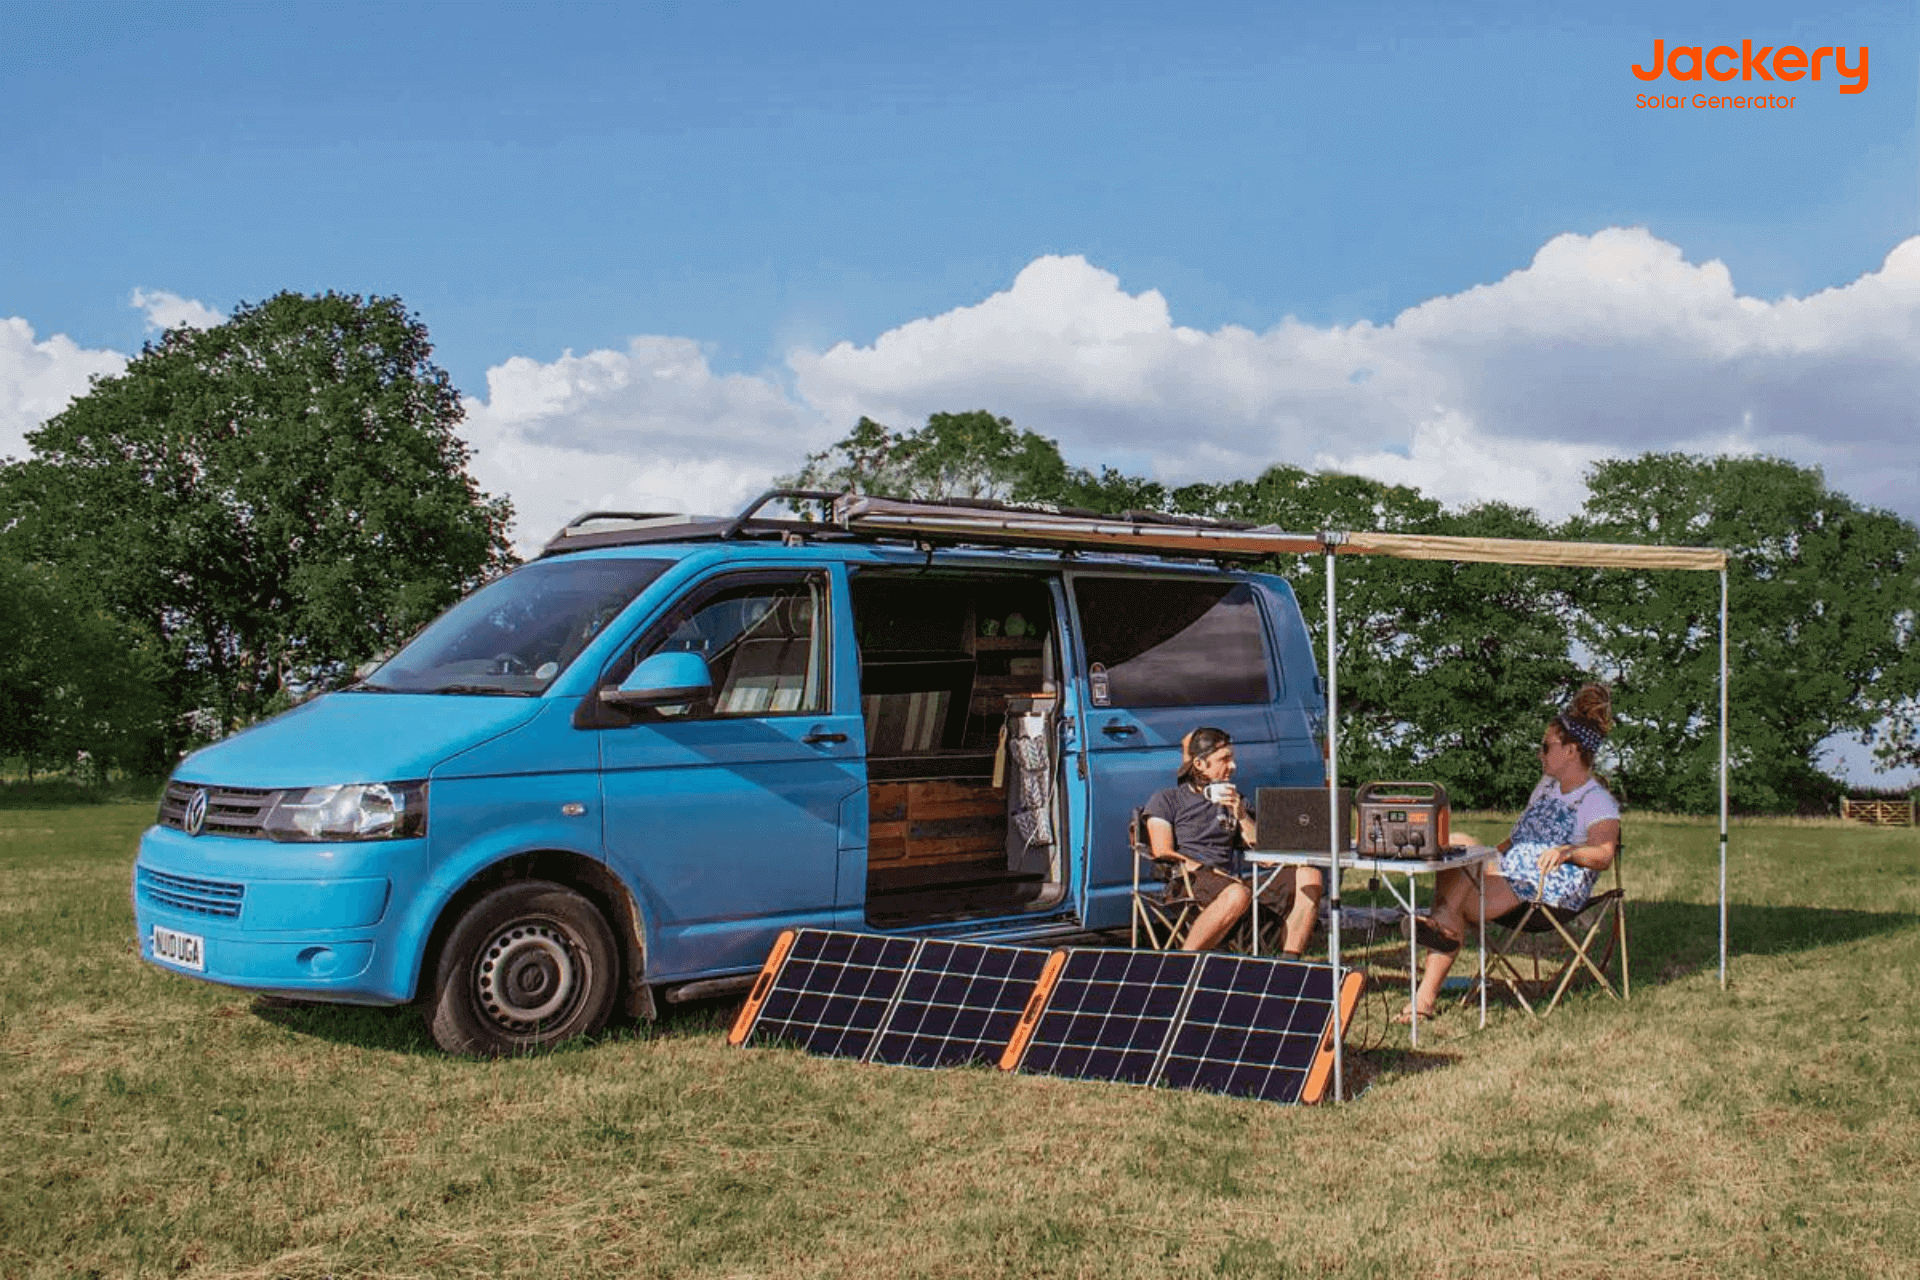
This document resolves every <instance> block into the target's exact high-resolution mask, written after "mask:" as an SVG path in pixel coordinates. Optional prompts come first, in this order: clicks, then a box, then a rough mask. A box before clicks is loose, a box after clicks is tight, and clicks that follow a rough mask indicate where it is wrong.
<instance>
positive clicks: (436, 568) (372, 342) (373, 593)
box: [0, 293, 510, 748]
mask: <svg viewBox="0 0 1920 1280" xmlns="http://www.w3.org/2000/svg"><path fill="white" fill-rule="evenodd" d="M431 354H432V346H431V344H430V342H429V341H428V336H427V330H426V326H425V325H424V324H422V323H421V322H420V321H419V320H418V319H417V318H416V317H414V316H412V315H411V314H409V313H408V312H407V311H406V309H405V308H404V306H402V304H401V302H400V300H399V299H397V298H379V297H375V298H361V297H358V296H353V295H343V294H337V293H328V294H324V295H320V296H314V297H309V296H303V295H300V294H295V293H281V294H278V295H276V296H274V297H272V298H269V299H268V300H266V301H265V302H262V303H259V304H257V305H249V304H242V305H241V306H240V307H238V308H237V309H236V310H235V312H234V315H233V317H232V318H231V319H230V320H228V321H227V322H226V323H225V324H222V325H219V326H217V327H215V328H211V329H206V330H198V331H196V330H193V329H186V328H180V329H173V330H170V331H168V332H167V333H166V334H164V335H163V336H162V337H161V338H160V339H159V340H158V341H157V342H154V343H149V344H147V346H146V347H145V348H144V349H143V350H142V351H141V353H140V354H139V355H138V356H137V357H135V358H134V359H133V360H132V361H131V362H130V363H129V364H128V366H127V369H126V372H125V373H123V374H121V375H119V376H117V377H109V378H100V379H96V380H95V382H94V385H93V389H92V390H91V391H90V392H89V393H88V394H87V395H85V396H83V397H82V398H80V399H79V400H76V401H75V402H74V403H73V404H72V405H70V406H69V407H68V408H67V409H66V411H65V412H63V413H61V414H59V415H57V416H55V417H53V418H51V419H49V420H48V421H47V422H46V423H45V424H44V425H42V426H41V427H40V428H39V429H38V430H36V431H34V432H31V433H30V434H29V435H28V437H27V440H28V444H29V445H30V446H31V448H32V450H33V454H32V456H31V457H30V458H28V459H27V460H25V461H23V462H19V463H14V464H9V465H8V466H7V467H6V469H5V471H4V472H3V473H0V511H4V512H6V513H7V516H6V519H7V521H8V523H7V526H6V527H5V529H4V531H0V537H3V538H4V539H5V541H6V542H7V543H8V544H9V545H10V546H11V547H12V548H13V553H14V554H15V556H16V557H17V558H19V559H21V560H24V561H28V562H34V563H41V564H46V565H50V566H55V567H57V568H58V569H59V570H60V571H61V573H62V575H63V576H64V577H65V578H66V579H68V580H78V581H85V582H88V583H90V584H91V585H92V588H93V590H94V592H95V593H96V594H97V596H98V598H99V599H100V600H101V601H102V602H104V603H105V604H106V605H107V606H108V607H109V608H110V609H111V610H112V611H113V612H114V614H115V615H116V617H118V618H119V619H120V620H121V621H122V623H123V624H126V625H129V626H132V627H134V628H136V629H137V630H138V631H139V632H141V633H142V634H144V635H146V636H149V637H151V638H152V639H153V640H154V641H155V643H156V644H157V645H158V647H159V648H160V651H161V653H162V656H163V660H164V664H165V678H164V691H165V694H166V698H167V702H168V704H169V708H170V711H171V712H172V715H173V719H172V721H171V724H172V726H173V730H172V732H171V733H170V740H169V742H168V746H169V747H170V748H177V747H178V746H180V745H181V741H182V737H183V733H182V731H181V729H180V725H181V723H182V721H181V717H182V716H184V715H186V714H188V713H190V712H193V711H195V710H196V709H200V708H210V709H211V710H212V712H213V714H214V716H215V718H216V719H217V720H218V722H219V726H220V727H221V728H223V729H231V728H233V727H236V726H238V725H241V724H244V723H246V722H248V721H250V720H252V719H254V718H256V717H258V716H260V715H261V714H263V713H265V712H267V711H269V710H270V709H272V708H273V707H275V706H277V705H280V704H283V703H284V702H285V701H286V700H287V698H288V697H289V696H290V694H291V693H293V692H294V691H296V690H298V689H300V688H302V687H304V686H308V685H312V684H315V683H319V682H325V681H328V680H330V679H333V678H336V677H337V676H338V675H339V674H340V673H341V672H343V671H345V670H348V669H351V667H352V666H353V665H354V664H356V663H358V662H360V661H362V660H364V659H365V658H367V657H369V656H371V655H372V654H374V653H375V652H377V651H379V650H381V649H383V648H387V647H390V646H392V645H394V644H396V643H397V642H399V641H400V640H401V639H403V638H404V637H405V636H406V635H407V634H408V633H409V632H411V631H412V630H413V629H414V628H416V627H418V626H419V625H421V624H422V623H423V622H425V621H426V620H428V619H429V618H431V617H432V616H433V615H434V614H435V613H436V612H438V611H439V610H440V609H441V608H443V607H444V606H445V605H446V604H448V603H449V602H450V601H452V600H453V599H454V598H455V597H456V596H458V595H459V594H460V593H461V592H463V591H464V590H466V589H467V588H469V587H470V586H472V585H473V584H475V583H476V582H477V581H479V580H480V579H482V578H483V577H485V576H486V575H488V574H490V573H492V572H495V571H497V570H498V569H500V568H502V567H503V566H505V565H506V564H507V563H509V553H508V549H507V542H506V537H505V528H506V523H507V520H508V518H509V516H510V507H509V506H508V504H507V502H506V501H505V500H504V499H500V498H492V497H488V496H487V495H485V494H482V493H481V492H480V491H479V489H478V487H477V485H476V484H475V482H474V480H473V478H472V476H471V475H469V474H468V473H467V471H466V469H465V468H466V462H467V459H468V456H469V454H468V449H467V446H466V445H465V444H464V443H462V442H461V440H460V439H459V438H458V437H457V436H456V435H455V433H454V428H455V426H456V425H457V424H458V422H459V420H460V416H461V408H460V401H459V398H458V396H457V394H456V393H455V391H454V389H453V387H452V385H451V382H450V381H449V379H448V377H447V375H446V373H445V372H444V371H442V370H441V369H439V368H437V367H436V366H434V365H433V364H432V363H431V361H430V356H431Z"/></svg>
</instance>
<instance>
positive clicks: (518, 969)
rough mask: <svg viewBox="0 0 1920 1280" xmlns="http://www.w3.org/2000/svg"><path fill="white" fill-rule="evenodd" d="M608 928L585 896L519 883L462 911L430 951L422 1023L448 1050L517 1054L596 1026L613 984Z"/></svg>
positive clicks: (607, 1010) (608, 1006)
mask: <svg viewBox="0 0 1920 1280" xmlns="http://www.w3.org/2000/svg"><path fill="white" fill-rule="evenodd" d="M617 956H618V952H617V949H616V948H615V946H614V941H613V933H612V931H611V930H609V929H608V928H607V922H606V920H605V919H603V918H602V917H601V915H600V912H599V911H597V910H596V909H595V908H594V905H593V904H592V903H591V902H588V901H587V900H586V899H585V898H583V897H581V896H580V895H579V894H577V893H575V892H574V891H573V890H571V889H568V888H566V887H564V886H562V885H557V884H552V883H549V882H547V881H542V880H528V881H524V882H522V883H519V884H510V885H505V886H503V887H501V888H498V889H495V890H494V891H493V892H492V893H489V894H488V895H487V896H486V897H484V898H482V899H480V901H478V902H476V903H474V904H473V905H472V906H471V907H469V908H467V912H466V914H465V915H463V916H461V917H460V920H459V922H458V923H457V924H455V925H454V926H453V931H452V932H451V933H449V934H448V935H447V942H446V945H445V946H444V947H442V948H441V951H440V963H439V965H438V966H437V971H436V972H435V974H434V986H433V998H432V1003H431V1004H429V1005H428V1006H427V1026H428V1029H429V1030H430V1031H431V1032H432V1035H433V1040H434V1043H435V1044H437V1045H439V1046H440V1047H441V1048H442V1049H445V1050H446V1051H447V1052H448V1053H458V1054H467V1055H472V1056H475V1057H489V1058H498V1057H504V1056H507V1055H510V1054H516V1053H527V1052H531V1051H533V1050H536V1049H540V1048H543V1047H545V1046H547V1045H550V1044H554V1043H557V1042H558V1041H561V1040H566V1039H569V1038H571V1037H573V1036H583V1035H591V1034H593V1033H594V1032H595V1031H598V1030H599V1029H600V1028H601V1027H603V1026H605V1025H606V1021H607V1017H608V1015H609V1014H611V1013H612V1012H613V1000H614V993H615V991H616V990H617V989H618V987H619V985H620V984H619V974H618V965H619V961H618V959H617Z"/></svg>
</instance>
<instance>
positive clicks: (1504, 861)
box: [1400, 684, 1620, 1022]
mask: <svg viewBox="0 0 1920 1280" xmlns="http://www.w3.org/2000/svg"><path fill="white" fill-rule="evenodd" d="M1612 730H1613V698H1612V695H1610V694H1609V693H1608V692H1607V690H1606V687H1605V686H1603V685H1597V684H1590V685H1586V686H1584V687H1583V688H1582V689H1581V690H1580V692H1579V693H1577V694H1575V695H1574V697H1573V702H1572V703H1571V704H1569V705H1568V707H1567V709H1566V710H1565V711H1563V712H1561V713H1560V714H1559V715H1557V716H1555V717H1554V718H1553V720H1552V721H1551V722H1550V723H1548V725H1547V729H1546V733H1545V734H1544V735H1542V737H1541V739H1540V770H1541V773H1542V774H1543V775H1544V776H1543V777H1542V778H1541V779H1540V782H1539V785H1537V786H1535V787H1534V789H1533V794H1532V795H1531V796H1530V797H1528V799H1527V807H1526V811H1525V812H1523V813H1522V814H1521V815H1520V821H1518V822H1516V823H1514V825H1513V834H1512V835H1510V836H1508V837H1507V838H1506V839H1505V840H1502V841H1501V842H1500V844H1499V846H1498V848H1499V850H1500V862H1499V869H1498V870H1497V871H1490V872H1488V873H1487V877H1486V883H1487V896H1486V918H1487V919H1489V920H1498V919H1499V918H1500V917H1502V916H1504V915H1506V914H1508V913H1509V912H1512V911H1516V910H1517V909H1518V908H1520V907H1521V906H1523V905H1524V904H1526V903H1528V902H1540V903H1544V904H1545V905H1547V906H1549V907H1557V908H1561V909H1563V910H1567V911H1578V910H1579V909H1580V908H1581V907H1584V906H1585V905H1587V898H1588V896H1589V895H1591V894H1592V892H1593V882H1594V881H1595V879H1597V878H1598V877H1599V875H1600V873H1601V872H1602V871H1605V870H1606V869H1607V868H1608V867H1610V866H1612V865H1613V859H1614V855H1615V854H1616V853H1617V852H1618V851H1619V847H1620V806H1619V804H1618V803H1616V802H1615V800H1614V798H1613V796H1612V795H1611V794H1609V793H1608V791H1607V789H1606V787H1605V786H1603V785H1602V784H1601V781H1600V779H1599V778H1597V777H1595V776H1594V772H1593V757H1594V752H1595V751H1597V750H1599V747H1600V744H1601V743H1602V742H1603V741H1605V740H1606V736H1607V734H1608V733H1610V732H1611V731H1612ZM1453 843H1454V844H1456V845H1470V844H1473V843H1474V841H1473V839H1472V838H1471V837H1469V836H1466V835H1465V834H1464V833H1461V832H1455V833H1454V836H1453ZM1433 894H1434V905H1433V912H1432V914H1431V915H1429V916H1428V917H1427V918H1426V919H1425V920H1416V921H1415V932H1416V934H1417V935H1418V936H1419V938H1420V941H1421V942H1423V943H1425V944H1426V946H1427V947H1428V948H1429V950H1428V952H1427V963H1426V968H1425V970H1424V971H1423V972H1422V973H1421V976H1420V991H1419V994H1418V995H1417V996H1416V997H1415V999H1414V1003H1413V1005H1412V1006H1411V1007H1410V1008H1408V1009H1407V1010H1406V1011H1405V1012H1404V1013H1402V1014H1401V1015H1400V1020H1401V1021H1402V1022H1408V1021H1411V1020H1412V1019H1414V1018H1430V1017H1432V1016H1433V1014H1434V1011H1435V1010H1436V1009H1437V1008H1438V1007H1439V1004H1438V1002H1439V999H1440V986H1441V984H1442V983H1444V982H1445V981H1446V978H1447V971H1448V970H1449V969H1451V968H1452V967H1453V957H1454V955H1455V954H1456V953H1457V952H1458V951H1459V950H1460V943H1461V940H1462V939H1463V938H1465V937H1466V931H1467V929H1468V927H1470V926H1473V925H1477V924H1479V923H1480V919H1481V916H1480V895H1479V893H1478V892H1477V891H1476V882H1475V880H1474V879H1473V872H1471V871H1469V870H1468V869H1465V868H1457V869H1455V870H1451V871H1443V872H1441V873H1440V875H1439V877H1438V882H1437V883H1436V884H1435V885H1434V891H1433Z"/></svg>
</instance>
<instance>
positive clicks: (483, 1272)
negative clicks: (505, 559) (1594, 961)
mask: <svg viewBox="0 0 1920 1280" xmlns="http://www.w3.org/2000/svg"><path fill="white" fill-rule="evenodd" d="M151 814H152V808H151V805H150V804H139V805H134V804H120V805H114V804H104V805H86V806H74V807H67V808H41V809H29V808H13V809H7V810H5V811H0V938H4V940H5V945H4V947H0V1119H4V1127H3V1129H0V1168H4V1169H5V1170H7V1171H8V1174H7V1176H6V1177H5V1178H4V1179H0V1276H21V1277H43V1276H44V1277H53V1276H61V1277H66V1276H86V1275H101V1276H134V1275H189V1276H236V1277H238V1276H258V1277H276V1276H288V1277H320V1276H494V1275H526V1274H533V1275H550V1276H582V1275H598V1274H620V1275H632V1276H679V1275H718V1276H769V1277H771V1276H781V1277H786V1276H809V1277H811V1276H822V1277H826V1276H833V1277H838V1276H856V1277H876V1278H877V1277H893V1276H1089V1277H1094V1276H1097V1277H1103V1278H1104V1277H1128V1276H1162V1275H1181V1276H1187V1275H1201V1276H1262V1277H1268V1276H1293V1275H1299V1276H1307V1275H1314V1276H1319V1275H1336V1276H1379V1277H1393V1278H1394V1280H1404V1278H1405V1277H1410V1276H1412V1277H1424V1276H1459V1277H1468V1276H1475V1277H1478V1276H1484V1275H1503V1276H1505V1275H1518V1276H1534V1275H1541V1276H1554V1277H1589V1276H1592V1277H1598V1276H1622V1275H1636V1276H1675V1277H1679V1276H1686V1277H1695V1276H1699V1277H1708V1276H1712V1277H1719V1276H1793V1277H1800V1276H1834V1277H1839V1276H1848V1277H1853V1276H1889V1277H1891V1276H1908V1275H1912V1274H1915V1272H1916V1269H1917V1268H1920V1194H1916V1192H1915V1190H1914V1188H1915V1187H1916V1186H1917V1185H1920V1116H1917V1115H1916V1109H1917V1107H1920V1103H1917V1102H1916V1098H1915V1088H1914V1084H1915V1081H1916V1080H1920V1004H1916V1001H1915V999H1914V995H1913V992H1914V985H1915V978H1916V974H1920V916H1917V915H1916V912H1920V833H1916V832H1912V831H1883V830H1871V829H1860V828H1843V827H1840V826H1839V825H1838V824H1836V823H1765V822H1758V821H1755V822H1743V823H1740V824H1738V825H1736V827H1735V829H1734V832H1733V840H1732V844H1731V851H1732V852H1731V857H1730V861H1731V876H1732V883H1733V891H1734V908H1733V912H1732V947H1733V956H1732V962H1733V963H1732V974H1733V983H1732V986H1731V988H1730V989H1729V990H1727V991H1722V990H1721V989H1720V986H1719V982H1718V977H1717V972H1716V969H1717V943H1716V936H1715V932H1714V931H1715V928H1716V920H1717V909H1716V908H1715V906H1714V901H1715V896H1714V895H1715V875H1716V872H1715V862H1716V856H1715V840H1716V832H1715V829H1714V827H1713V825H1712V824H1705V823H1699V822H1694V821H1688V820H1684V819H1657V818H1645V817H1636V818H1635V819H1634V820H1633V822H1632V824H1631V826H1630V829H1629V834H1630V839H1631V841H1632V843H1631V845H1630V847H1629V850H1628V858H1629V859H1630V861H1629V862H1628V863H1627V879H1628V890H1629V893H1630V894H1631V895H1632V899H1633V903H1632V906H1631V908H1630V915H1629V927H1630V929H1631V932H1632V948H1633V971H1634V978H1635V981H1634V998H1633V1001H1632V1003H1631V1004H1629V1005H1625V1006H1621V1005H1617V1004H1614V1003H1612V1002H1609V1001H1606V1000H1605V999H1603V998H1596V997H1591V996H1587V997H1582V998H1579V999H1576V1000H1575V1001H1574V1002H1573V1003H1572V1004H1571V1005H1569V1006H1568V1007H1565V1008H1563V1009H1562V1010H1561V1011H1559V1012H1557V1013H1555V1014H1554V1015H1553V1016H1552V1017H1551V1018H1549V1019H1546V1020H1542V1021H1533V1020H1530V1019H1528V1018H1526V1017H1525V1016H1524V1015H1523V1014H1521V1013H1519V1012H1517V1011H1515V1010H1509V1009H1500V1010H1497V1011H1496V1012H1495V1015H1494V1018H1493V1022H1492V1024H1491V1025H1490V1026H1489V1027H1488V1028H1487V1029H1486V1030H1485V1031H1479V1030H1476V1029H1475V1027H1474V1019H1473V1018H1472V1017H1471V1016H1468V1015H1466V1014H1464V1013H1463V1012H1461V1011H1457V1010H1456V1011H1454V1012H1451V1013H1449V1014H1447V1015H1446V1016H1445V1017H1443V1018H1442V1019H1440V1020H1439V1021H1438V1022H1437V1023H1435V1024H1433V1025H1432V1026H1431V1027H1430V1028H1428V1030H1429V1031H1430V1033H1431V1034H1430V1036H1426V1035H1423V1042H1422V1047H1421V1051H1420V1053H1418V1054H1413V1053H1410V1052H1408V1051H1407V1050H1405V1049H1404V1048H1403V1047H1392V1048H1387V1047H1382V1048H1380V1049H1377V1050H1372V1051H1368V1052H1364V1053H1356V1054H1354V1055H1353V1056H1352V1057H1351V1058H1350V1059H1349V1061H1350V1064H1351V1065H1350V1075H1351V1077H1352V1078H1353V1079H1354V1080H1355V1081H1358V1082H1360V1083H1363V1084H1364V1085H1365V1092H1364V1093H1363V1094H1362V1095H1361V1096H1360V1097H1359V1098H1358V1099H1357V1100H1356V1101H1353V1102H1350V1103H1347V1104H1345V1105H1340V1106H1332V1105H1329V1106H1321V1107H1316V1108H1309V1109H1297V1108H1284V1107H1275V1106H1270V1105H1266V1104H1261V1103H1255V1102H1246V1101H1237V1100H1232V1099H1225V1098H1218V1097H1210V1096H1200V1095H1188V1094H1175V1093H1160V1092H1148V1091H1143V1090H1138V1089H1132V1088H1125V1087H1119V1086H1107V1085H1095V1084H1076V1083H1070V1082H1064V1081H1052V1080H1045V1079H1030V1078H1024V1077H1007V1076H1003V1075H1000V1074H998V1073H996V1072H991V1071H985V1070H967V1071H947V1072H920V1071H908V1070H897V1069H889V1068H883V1067H863V1066H859V1065H855V1064H848V1063H841V1062H833V1061H827V1060H822V1059H815V1058H810V1057H807V1056H805V1055H802V1054H799V1053H796V1052H791V1051H785V1050H735V1049H729V1048H728V1047H727V1046H726V1045H725V1043H724V1041H723V1032H724V1028H725V1024H726V1022H727V1020H728V1018H729V1016H730V1012H731V1011H730V1010H729V1009H727V1008H725V1007H723V1006H716V1007H709V1008H705V1009H698V1010H694V1011H691V1012H687V1011H682V1012H680V1013H678V1014H677V1015H675V1016H672V1017H669V1018H668V1019H667V1020H666V1021H665V1022H663V1023H661V1024H658V1025H655V1026H652V1027H638V1026H632V1025H628V1026H624V1027H620V1028H616V1029H615V1030H614V1031H613V1032H610V1033H609V1034H607V1035H606V1036H604V1037H602V1038H601V1039H600V1040H598V1041H597V1042H595V1043H592V1044H582V1045H574V1046H569V1047H567V1048H566V1049H564V1050H561V1051H559V1052H555V1053H552V1054H550V1055H546V1056H543V1057H538V1058H533V1059H526V1060H520V1061H510V1062H469V1061H461V1060H455V1059H450V1058H448V1057H446V1056H444V1055H442V1054H440V1053H439V1052H438V1051H436V1050H435V1049H434V1048H433V1047H432V1046H431V1044H430V1042H429V1041H428V1040H427V1039H426V1037H425V1035H424V1033H423V1031H422V1029H421V1025H420V1022H419V1019H418V1017H417V1016H416V1015H414V1014H413V1013H412V1012H411V1011H407V1010H391V1011H381V1010H353V1009H340V1008H324V1007H323V1008H300V1009H272V1008H265V1007H262V1006H259V1005H257V1004H256V1003H255V1002H254V1001H252V1000H251V999H250V998H248V997H246V996H244V995H241V994H239V993H234V992H228V991H225V990H223V989H220V988H216V987H209V986H204V985H201V984H198V983H194V982H191V981H188V980H185V979H181V978H177V977H174V976H171V975H168V974H165V973H160V972H157V971H154V970H152V969H150V968H148V967H146V966H144V965H142V964H141V963H140V962H139V961H138V959H137V958H136V954H135V948H134V944H133V939H132V926H131V914H130V910H129V904H128V897H127V885H128V870H129V864H130V861H131V856H132V850H133V843H134V840H135V839H136V837H137V833H138V831H139V830H140V828H141V827H142V826H144V825H145V823H146V822H148V821H149V820H150V818H151ZM1361 1030H1363V1029H1362V1028H1356V1032H1359V1031H1361ZM1395 1043H1396V1045H1397V1042H1395Z"/></svg>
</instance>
